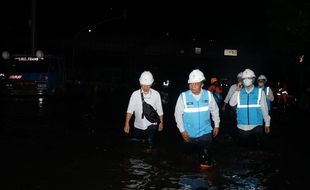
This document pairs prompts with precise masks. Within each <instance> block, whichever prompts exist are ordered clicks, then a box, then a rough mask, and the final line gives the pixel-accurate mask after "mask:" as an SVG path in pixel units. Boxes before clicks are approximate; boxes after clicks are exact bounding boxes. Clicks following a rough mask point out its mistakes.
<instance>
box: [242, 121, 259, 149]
mask: <svg viewBox="0 0 310 190" xmlns="http://www.w3.org/2000/svg"><path fill="white" fill-rule="evenodd" d="M263 130H264V129H263V127H262V126H256V127H255V128H253V129H252V130H250V131H244V130H241V129H238V136H239V144H240V145H241V146H245V147H253V148H254V147H259V146H261V145H262V143H263V135H264V131H263Z"/></svg>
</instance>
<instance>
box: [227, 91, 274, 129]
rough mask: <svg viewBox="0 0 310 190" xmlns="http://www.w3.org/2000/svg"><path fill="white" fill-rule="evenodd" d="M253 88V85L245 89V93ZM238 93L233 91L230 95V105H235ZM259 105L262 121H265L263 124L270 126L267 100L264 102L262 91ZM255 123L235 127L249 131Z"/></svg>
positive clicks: (264, 97) (264, 96)
mask: <svg viewBox="0 0 310 190" xmlns="http://www.w3.org/2000/svg"><path fill="white" fill-rule="evenodd" d="M253 89H254V86H253V87H252V88H251V89H250V90H247V89H246V92H247V93H250V92H251V91H252V90H253ZM238 93H239V91H235V92H234V93H233V95H232V97H231V98H230V100H229V105H230V106H236V105H237V104H238ZM260 105H261V109H262V114H263V118H264V122H265V126H266V127H269V126H270V120H271V118H270V116H269V113H268V107H267V102H266V95H265V92H264V91H262V97H261V101H260ZM256 126H257V125H239V124H238V125H237V127H238V128H239V129H242V130H245V131H249V130H252V129H253V128H254V127H256Z"/></svg>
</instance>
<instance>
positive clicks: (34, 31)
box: [31, 0, 37, 55]
mask: <svg viewBox="0 0 310 190" xmlns="http://www.w3.org/2000/svg"><path fill="white" fill-rule="evenodd" d="M36 8H37V7H36V0H32V14H31V53H32V55H35V53H36V49H37V26H36V24H37V23H36V22H37V21H36V19H37V18H36V16H37V15H36V11H37V10H36Z"/></svg>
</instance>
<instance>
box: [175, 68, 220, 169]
mask: <svg viewBox="0 0 310 190" xmlns="http://www.w3.org/2000/svg"><path fill="white" fill-rule="evenodd" d="M204 81H205V77H204V74H203V73H202V72H201V71H200V70H199V69H195V70H193V71H192V72H191V73H190V74H189V79H188V85H189V90H187V91H185V92H182V93H181V94H180V96H179V98H178V100H177V103H176V106H175V113H174V116H175V120H176V123H177V127H178V129H179V131H180V133H181V135H182V138H183V140H184V142H185V143H184V144H185V146H186V147H193V149H196V148H197V150H198V154H199V157H200V166H201V167H209V166H210V165H212V160H211V158H210V150H209V148H210V145H211V142H212V138H213V137H215V136H217V135H218V133H219V124H220V117H219V108H218V106H217V103H216V101H215V99H214V97H213V95H212V93H211V92H210V91H208V90H205V89H203V88H202V87H203V85H204V84H203V82H204ZM211 115H212V119H213V121H214V128H213V127H212V125H211Z"/></svg>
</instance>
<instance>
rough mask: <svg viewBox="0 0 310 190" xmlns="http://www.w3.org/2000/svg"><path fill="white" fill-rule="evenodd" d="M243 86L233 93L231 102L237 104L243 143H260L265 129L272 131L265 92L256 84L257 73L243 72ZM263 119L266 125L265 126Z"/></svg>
mask: <svg viewBox="0 0 310 190" xmlns="http://www.w3.org/2000/svg"><path fill="white" fill-rule="evenodd" d="M242 80H243V81H242V82H243V87H242V88H238V89H237V90H236V91H235V92H234V94H233V95H232V97H231V99H230V101H229V104H230V105H231V106H237V127H238V132H239V137H240V142H241V143H242V145H258V146H259V145H260V144H261V143H262V142H261V140H262V135H263V131H265V133H266V134H268V133H269V132H270V116H269V114H268V107H267V102H266V95H265V92H264V91H263V90H262V89H260V88H258V87H255V86H254V81H255V74H254V72H253V71H252V70H250V69H246V70H244V71H243V72H242ZM263 121H264V124H265V126H263Z"/></svg>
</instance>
